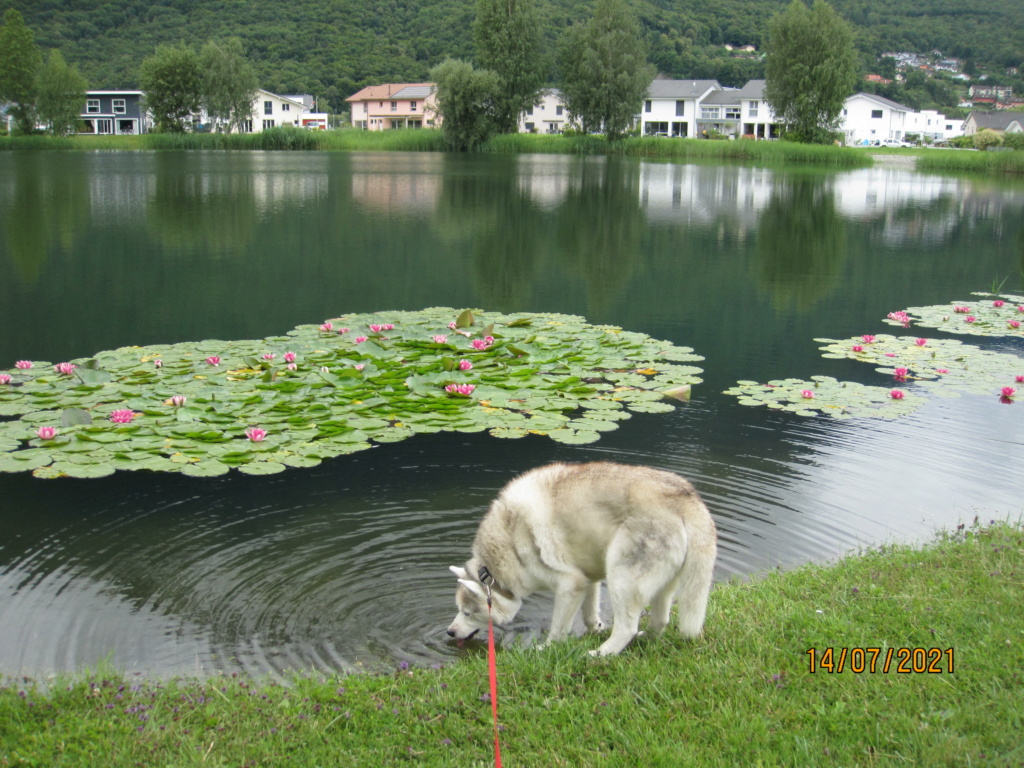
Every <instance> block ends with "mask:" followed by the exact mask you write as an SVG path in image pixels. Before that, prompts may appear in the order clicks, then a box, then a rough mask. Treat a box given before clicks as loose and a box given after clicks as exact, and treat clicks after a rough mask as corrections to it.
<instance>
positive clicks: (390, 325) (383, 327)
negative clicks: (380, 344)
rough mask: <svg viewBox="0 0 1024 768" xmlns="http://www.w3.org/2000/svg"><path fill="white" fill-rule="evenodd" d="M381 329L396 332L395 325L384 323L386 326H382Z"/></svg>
mask: <svg viewBox="0 0 1024 768" xmlns="http://www.w3.org/2000/svg"><path fill="white" fill-rule="evenodd" d="M380 329H381V330H382V331H393V330H395V324H394V323H384V325H382V326H381V327H380Z"/></svg>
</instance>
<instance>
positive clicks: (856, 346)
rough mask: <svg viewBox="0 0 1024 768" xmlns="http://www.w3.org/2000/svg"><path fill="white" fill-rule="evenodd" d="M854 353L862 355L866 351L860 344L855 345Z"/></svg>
mask: <svg viewBox="0 0 1024 768" xmlns="http://www.w3.org/2000/svg"><path fill="white" fill-rule="evenodd" d="M853 351H854V352H856V353H858V354H860V353H861V352H863V351H864V347H862V346H861V345H860V344H854V345H853Z"/></svg>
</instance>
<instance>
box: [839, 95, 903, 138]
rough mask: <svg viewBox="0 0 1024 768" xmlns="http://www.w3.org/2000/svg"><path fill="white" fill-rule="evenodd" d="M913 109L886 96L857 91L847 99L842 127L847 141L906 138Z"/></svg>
mask: <svg viewBox="0 0 1024 768" xmlns="http://www.w3.org/2000/svg"><path fill="white" fill-rule="evenodd" d="M912 111H913V110H911V109H910V107H905V106H903V105H902V104H897V103H896V102H895V101H892V100H890V99H887V98H885V97H883V96H876V95H874V94H871V93H855V94H854V95H853V96H851V97H850V98H848V99H847V100H846V105H845V106H844V108H843V120H842V125H841V127H840V129H841V130H842V132H843V133H844V134H845V136H846V143H847V144H870V143H872V142H875V141H883V140H885V139H895V140H896V141H903V139H904V137H905V136H906V135H907V132H908V131H909V130H910V129H909V127H908V125H909V124H910V119H909V116H910V114H911V113H912ZM911 132H913V131H911Z"/></svg>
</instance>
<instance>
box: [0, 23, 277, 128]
mask: <svg viewBox="0 0 1024 768" xmlns="http://www.w3.org/2000/svg"><path fill="white" fill-rule="evenodd" d="M258 86H259V83H258V81H257V79H256V71H255V69H254V68H253V66H252V64H251V63H250V62H249V61H248V59H246V57H245V51H244V50H243V49H242V43H241V42H240V41H239V40H238V39H237V38H232V39H230V40H227V41H225V42H221V43H218V42H214V41H212V40H211V41H208V42H207V43H205V44H204V45H203V47H202V48H201V49H200V50H199V51H198V52H196V51H195V50H194V49H193V48H190V47H189V46H184V45H181V46H171V45H161V46H159V47H158V48H157V49H156V52H155V53H154V54H153V55H152V56H150V57H149V58H147V59H145V60H144V61H143V62H142V68H141V71H140V74H139V87H140V88H141V89H142V90H143V91H144V92H145V94H146V106H147V108H148V109H149V110H150V112H151V113H152V114H153V119H154V121H155V123H156V128H157V130H158V131H164V132H180V131H184V130H187V129H188V128H189V127H191V122H192V119H193V115H195V114H196V113H197V112H198V111H199V110H200V108H202V109H203V110H205V112H206V114H207V115H208V116H209V118H210V121H211V122H212V124H213V126H214V128H215V130H225V129H227V130H230V129H231V128H232V127H237V126H238V125H239V124H240V123H241V121H243V120H247V119H249V118H251V116H252V105H253V100H254V99H255V97H256V89H257V88H258ZM87 88H88V84H87V83H86V80H85V78H84V77H82V75H81V74H80V73H79V72H78V69H77V68H76V67H75V66H74V65H69V64H68V63H67V62H66V61H65V60H64V57H63V56H61V54H60V51H56V50H54V51H50V53H49V56H48V57H47V58H46V60H45V62H44V61H43V57H42V54H41V53H40V51H39V48H38V47H37V46H36V44H35V34H34V32H33V31H32V30H31V29H30V28H29V27H28V26H26V25H25V21H24V19H23V18H22V15H21V13H20V12H19V11H17V10H14V9H10V10H8V11H7V12H6V13H5V14H4V24H3V27H0V102H7V103H8V104H9V107H8V110H9V112H10V113H11V116H12V117H13V118H14V131H15V132H16V133H34V132H36V130H37V127H36V126H37V125H40V124H41V125H43V126H45V130H46V131H47V132H48V133H52V134H54V135H56V136H67V135H69V134H72V133H74V132H75V131H76V130H77V128H78V124H79V121H80V120H81V114H82V107H83V106H84V104H85V93H86V90H87Z"/></svg>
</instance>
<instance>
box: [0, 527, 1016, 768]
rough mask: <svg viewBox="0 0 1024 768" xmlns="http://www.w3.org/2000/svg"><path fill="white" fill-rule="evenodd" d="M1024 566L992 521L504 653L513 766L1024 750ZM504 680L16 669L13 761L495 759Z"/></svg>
mask: <svg viewBox="0 0 1024 768" xmlns="http://www.w3.org/2000/svg"><path fill="white" fill-rule="evenodd" d="M1022 582H1024V530H1022V528H1021V525H1020V523H1019V522H1018V523H1016V524H1014V525H1006V524H996V525H993V526H991V527H988V528H981V527H979V526H974V527H973V528H970V529H967V530H960V531H957V532H954V533H951V534H949V535H944V536H942V537H940V538H939V539H937V540H936V541H935V542H934V543H932V544H931V545H929V546H927V547H925V548H923V549H914V548H910V547H905V546H894V547H883V548H880V549H873V550H871V551H869V552H866V553H862V554H861V555H858V556H855V557H850V558H847V559H844V560H842V561H840V562H838V563H836V564H832V565H828V566H807V567H803V568H800V569H798V570H795V571H791V572H788V573H770V574H768V575H765V576H764V577H761V578H757V579H755V580H753V581H750V582H746V583H739V582H737V583H730V584H726V585H719V586H718V587H717V588H716V589H715V590H714V591H713V593H712V596H711V604H710V611H709V615H708V621H707V625H706V636H705V637H704V638H703V639H702V640H700V641H697V642H692V643H691V642H685V641H682V640H680V639H679V638H678V637H676V636H675V635H674V633H671V632H670V633H669V634H668V635H667V636H666V637H664V638H662V639H646V638H643V639H641V640H639V641H637V642H636V643H635V644H634V645H633V646H631V647H630V648H628V649H627V650H626V651H625V652H624V653H623V655H621V656H619V657H617V658H612V659H606V660H594V659H591V658H590V657H589V656H588V655H587V654H586V651H587V650H588V649H590V648H593V647H596V645H597V644H598V642H597V640H596V639H595V638H591V637H585V638H580V639H574V640H571V641H568V642H566V643H563V644H559V645H557V646H555V647H553V648H550V649H548V650H546V651H543V652H537V651H533V650H528V649H519V648H504V649H500V650H499V652H498V670H499V681H500V682H499V685H500V691H499V709H500V718H501V721H502V735H501V739H502V756H503V758H504V762H505V765H508V766H581V765H586V766H600V765H608V766H635V765H654V766H687V765H695V766H696V765H699V766H737V765H773V766H774V765H792V766H809V765H816V766H830V765H835V766H908V765H921V766H925V765H927V766H974V765H1000V766H1002V765H1015V766H1016V765H1020V764H1021V763H1022V762H1024V746H1022V745H1021V739H1020V734H1021V732H1022V729H1024V697H1022V696H1021V695H1020V694H1021V690H1022V689H1024V679H1022V676H1024V590H1022V589H1021V584H1022ZM812 648H813V649H816V652H815V657H814V664H815V667H816V670H815V672H813V673H812V672H811V671H810V665H811V655H810V654H809V653H808V649H812ZM842 648H848V649H854V648H880V649H881V651H880V653H879V655H878V657H877V658H876V660H875V671H874V672H870V671H864V672H861V673H857V672H855V671H851V669H850V667H851V665H857V664H861V663H863V664H864V665H865V666H867V665H869V664H870V663H871V662H870V658H871V657H870V653H869V654H868V655H867V656H866V658H860V657H861V656H862V654H850V653H848V654H847V656H846V657H844V665H845V668H844V669H843V670H842V671H841V672H840V671H839V670H838V669H836V666H837V665H838V664H839V662H840V654H841V649H842ZM904 648H905V649H915V648H920V649H926V650H924V651H922V652H914V651H913V650H910V651H908V652H906V653H905V654H904V653H903V652H901V651H900V650H899V649H904ZM825 649H834V651H833V654H832V657H831V664H832V670H829V669H828V668H827V667H828V666H829V659H828V658H827V657H826V656H825V655H824V651H825ZM889 649H896V650H895V652H894V653H893V655H892V658H891V660H890V662H889V667H888V669H884V667H885V664H886V657H887V655H888V653H889ZM931 649H936V650H935V651H932V650H931ZM950 649H951V650H950ZM904 656H905V657H906V658H905V659H904ZM900 662H905V663H904V665H903V666H904V667H905V668H906V669H907V670H909V671H901V669H900V668H899V667H900ZM915 669H916V671H915ZM487 690H488V684H487V666H486V659H485V657H484V655H483V654H482V653H478V654H475V655H473V656H472V657H471V658H469V659H466V660H463V661H460V662H458V663H455V664H453V665H451V666H449V667H446V668H444V669H440V670H426V669H398V670H395V671H394V672H393V673H391V674H386V675H378V676H371V675H361V676H352V677H343V678H323V677H315V676H308V677H299V678H296V679H295V680H294V681H290V682H289V684H288V685H287V686H284V685H281V684H277V683H273V682H258V681H253V680H248V679H243V678H236V677H226V676H224V677H217V678H214V679H212V680H208V681H205V682H194V681H193V682H190V681H174V682H168V683H161V682H155V681H147V680H144V679H142V678H123V677H119V676H117V675H115V674H110V673H106V674H95V675H86V676H79V677H77V678H75V679H72V680H70V681H67V680H65V681H57V682H54V683H53V684H52V685H51V687H50V688H49V692H48V693H47V692H42V691H41V690H38V689H36V688H35V687H34V686H33V685H32V684H31V683H25V682H23V681H16V682H7V683H5V684H3V685H2V686H0V765H2V766H95V765H104V766H134V765H146V766H150V765H161V766H165V765H167V766H169V765H174V766H191V765H213V766H228V765H230V766H256V765H259V766H264V765H268V766H276V765H303V766H315V765H322V766H326V765H345V766H374V767H375V768H376V766H381V765H392V764H397V763H404V762H408V763H418V764H420V765H430V766H460V767H461V766H486V765H492V764H493V754H492V725H491V720H490V717H491V710H490V704H489V702H488V698H487Z"/></svg>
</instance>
